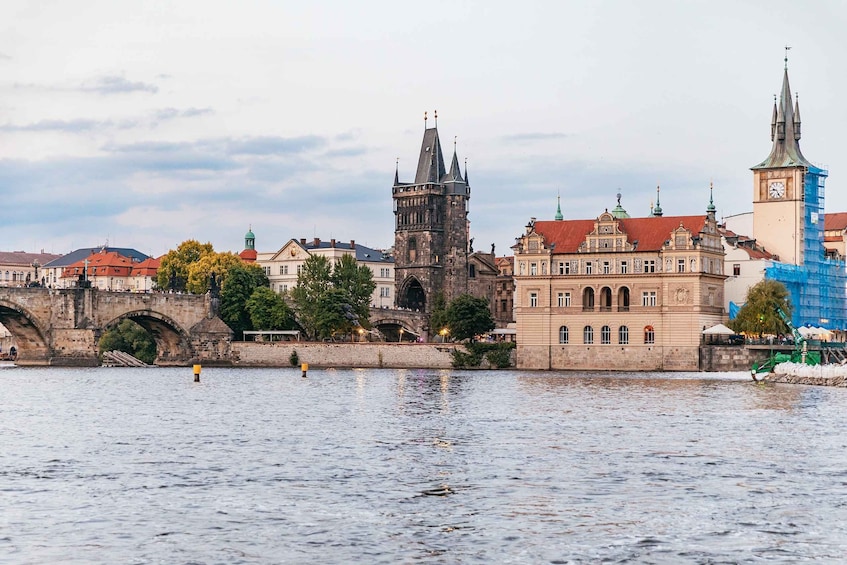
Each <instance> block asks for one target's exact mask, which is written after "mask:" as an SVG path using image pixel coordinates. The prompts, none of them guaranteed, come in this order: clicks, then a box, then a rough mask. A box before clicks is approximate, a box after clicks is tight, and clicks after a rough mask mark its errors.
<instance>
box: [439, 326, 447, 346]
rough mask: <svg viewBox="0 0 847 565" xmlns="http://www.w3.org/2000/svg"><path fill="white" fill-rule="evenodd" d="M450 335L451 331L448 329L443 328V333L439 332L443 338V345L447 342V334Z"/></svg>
mask: <svg viewBox="0 0 847 565" xmlns="http://www.w3.org/2000/svg"><path fill="white" fill-rule="evenodd" d="M448 333H450V330H448V329H447V328H441V331H440V332H438V334H439V335H440V336H441V343H444V342H446V341H447V334H448Z"/></svg>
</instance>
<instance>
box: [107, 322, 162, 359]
mask: <svg viewBox="0 0 847 565" xmlns="http://www.w3.org/2000/svg"><path fill="white" fill-rule="evenodd" d="M107 351H123V352H124V353H129V354H130V355H132V356H133V357H135V358H136V359H140V360H141V361H144V362H145V363H147V364H148V365H152V364H153V363H154V362H155V361H156V342H155V340H154V339H153V337H152V336H151V335H150V334H149V333H147V330H145V329H144V328H142V327H141V326H139V325H138V324H136V323H135V322H133V321H132V320H130V319H128V318H125V319H123V320H121V321H120V322H119V323H118V325H116V326H114V327H113V328H110V329H108V330H106V331H105V332H103V335H102V336H101V337H100V355H101V356H102V355H103V354H104V353H106V352H107Z"/></svg>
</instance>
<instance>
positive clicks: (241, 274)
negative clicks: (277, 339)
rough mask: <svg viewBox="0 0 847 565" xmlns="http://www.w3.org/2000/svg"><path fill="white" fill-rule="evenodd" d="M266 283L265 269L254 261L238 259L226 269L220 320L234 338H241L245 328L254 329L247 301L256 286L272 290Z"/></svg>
mask: <svg viewBox="0 0 847 565" xmlns="http://www.w3.org/2000/svg"><path fill="white" fill-rule="evenodd" d="M268 285H269V282H268V277H267V276H265V271H264V270H263V269H262V267H260V266H259V265H257V264H256V263H244V262H243V261H240V260H239V264H235V265H233V266H232V267H230V268H229V269H228V271H227V274H226V280H225V281H224V284H223V288H221V320H223V321H224V322H226V324H227V325H228V326H229V327H230V328H231V329H232V331H233V332H234V335H235V339H239V340H240V339H243V337H244V331H245V330H252V329H254V327H255V325H254V324H253V322H252V320H251V315H250V311H249V309H248V308H247V303H248V301H249V300H250V298H251V297H252V296H253V294H254V293H255V291H256V289H258V288H267V290H268V292H273V291H271V289H270V288H268ZM262 329H266V328H262Z"/></svg>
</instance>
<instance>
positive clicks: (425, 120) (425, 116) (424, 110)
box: [424, 110, 426, 129]
mask: <svg viewBox="0 0 847 565" xmlns="http://www.w3.org/2000/svg"><path fill="white" fill-rule="evenodd" d="M424 129H426V110H424Z"/></svg>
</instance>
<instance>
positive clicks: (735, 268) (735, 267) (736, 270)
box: [732, 263, 741, 277]
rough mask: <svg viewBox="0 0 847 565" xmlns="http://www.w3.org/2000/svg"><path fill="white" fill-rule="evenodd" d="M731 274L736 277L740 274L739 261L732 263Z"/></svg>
mask: <svg viewBox="0 0 847 565" xmlns="http://www.w3.org/2000/svg"><path fill="white" fill-rule="evenodd" d="M732 274H733V276H736V277H737V276H738V275H740V274H741V264H740V263H733V264H732Z"/></svg>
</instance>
